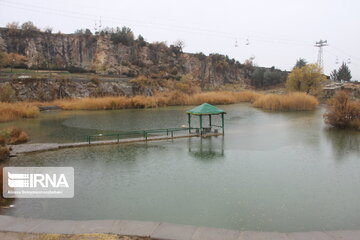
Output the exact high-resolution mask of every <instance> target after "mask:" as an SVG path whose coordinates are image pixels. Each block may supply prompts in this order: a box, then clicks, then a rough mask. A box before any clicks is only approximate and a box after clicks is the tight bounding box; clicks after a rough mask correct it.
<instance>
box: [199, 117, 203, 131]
mask: <svg viewBox="0 0 360 240" xmlns="http://www.w3.org/2000/svg"><path fill="white" fill-rule="evenodd" d="M199 117H200V134H202V132H203V131H202V128H203V127H202V115H199Z"/></svg>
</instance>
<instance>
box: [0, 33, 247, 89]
mask: <svg viewBox="0 0 360 240" xmlns="http://www.w3.org/2000/svg"><path fill="white" fill-rule="evenodd" d="M0 35H1V38H2V41H3V44H2V45H3V48H5V50H6V51H7V52H14V53H18V54H21V55H26V56H27V57H28V59H29V61H28V66H29V67H32V68H43V69H47V68H51V69H67V68H78V69H83V70H87V71H96V72H97V73H106V74H113V75H126V76H128V77H135V76H138V75H145V76H149V77H152V78H157V77H163V78H168V79H174V80H176V79H179V78H180V76H181V75H183V74H187V73H191V74H192V75H193V76H194V77H195V78H196V79H198V80H199V81H200V82H201V85H202V86H219V85H222V84H225V83H237V84H244V85H245V84H246V83H247V82H246V79H247V77H248V76H247V73H246V71H245V70H244V65H242V64H240V63H239V62H237V61H235V60H234V59H229V58H228V57H226V56H223V55H219V54H213V55H210V56H205V55H204V54H189V53H182V52H181V51H176V49H175V48H172V47H167V46H166V45H165V44H164V43H151V44H150V43H146V42H139V41H134V43H132V44H131V45H129V46H127V45H124V44H122V43H118V44H114V42H113V41H112V40H111V37H110V35H109V34H100V35H86V34H51V33H44V32H30V33H29V32H25V31H22V30H11V29H5V28H1V29H0ZM59 84H60V83H59Z"/></svg>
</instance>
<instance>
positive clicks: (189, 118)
mask: <svg viewBox="0 0 360 240" xmlns="http://www.w3.org/2000/svg"><path fill="white" fill-rule="evenodd" d="M188 124H189V133H191V114H190V113H188Z"/></svg>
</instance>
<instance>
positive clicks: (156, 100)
mask: <svg viewBox="0 0 360 240" xmlns="http://www.w3.org/2000/svg"><path fill="white" fill-rule="evenodd" d="M261 96H262V94H260V93H256V92H253V91H243V92H227V91H222V92H202V93H196V94H193V95H188V94H185V93H183V92H180V91H171V92H165V93H158V94H156V95H154V96H134V97H102V98H81V99H70V100H68V99H66V100H57V101H55V102H54V103H53V104H55V105H58V106H60V107H61V108H62V109H64V110H100V109H105V110H106V109H125V108H154V107H164V106H177V105H196V104H202V103H204V102H207V103H210V104H232V103H238V102H251V103H252V102H254V101H255V100H256V99H257V98H259V97H261Z"/></svg>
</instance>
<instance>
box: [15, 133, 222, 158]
mask: <svg viewBox="0 0 360 240" xmlns="http://www.w3.org/2000/svg"><path fill="white" fill-rule="evenodd" d="M192 129H194V128H192ZM181 130H186V131H189V129H188V128H184V129H181ZM178 131H180V129H161V131H160V132H162V133H166V135H156V136H151V135H150V134H153V133H159V130H145V131H133V132H132V133H134V134H138V135H139V134H140V135H143V136H142V137H133V138H120V137H121V136H124V135H125V136H129V133H130V132H125V133H114V134H98V135H91V136H87V137H86V141H85V142H75V143H27V144H20V145H12V146H11V148H12V150H11V156H16V155H17V154H23V153H33V152H43V151H51V150H58V149H63V148H73V147H88V146H93V145H109V144H126V143H137V142H146V141H163V140H173V139H177V138H191V137H211V136H221V135H223V134H222V133H218V132H209V133H203V134H200V133H191V132H190V133H187V134H179V135H175V134H174V132H178ZM130 135H131V134H130ZM101 138H112V139H111V140H101V141H100V140H98V139H101ZM114 138H115V139H114ZM94 139H96V140H97V141H94Z"/></svg>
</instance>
